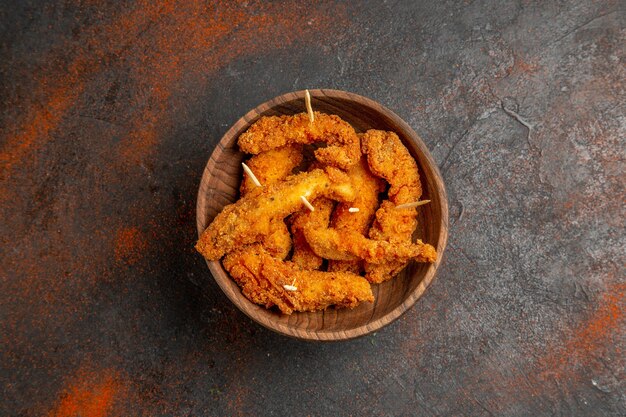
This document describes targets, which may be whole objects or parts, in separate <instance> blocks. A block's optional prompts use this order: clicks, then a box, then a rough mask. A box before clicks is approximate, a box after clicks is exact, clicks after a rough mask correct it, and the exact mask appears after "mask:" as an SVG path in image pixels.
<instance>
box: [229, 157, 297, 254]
mask: <svg viewBox="0 0 626 417" xmlns="http://www.w3.org/2000/svg"><path fill="white" fill-rule="evenodd" d="M302 158H303V156H302V147H301V146H299V145H294V146H285V147H282V148H277V149H272V150H269V151H267V152H261V153H260V154H258V155H254V156H253V157H252V158H250V159H249V160H248V161H246V164H247V165H248V167H249V168H250V169H251V170H252V172H253V173H254V175H255V176H256V178H257V179H258V180H259V182H260V183H261V187H258V186H257V185H256V184H254V181H252V179H251V178H250V177H249V176H248V175H246V174H245V173H244V176H243V179H242V180H241V187H240V193H241V195H242V196H244V195H247V194H249V193H251V192H260V191H261V189H262V188H263V186H268V185H271V184H275V183H277V182H278V181H281V180H283V179H285V178H286V177H288V176H289V175H291V173H292V172H293V170H294V169H295V168H296V167H297V166H298V165H300V163H301V162H302ZM272 230H273V231H272V233H271V234H269V235H267V236H265V237H264V238H263V246H264V247H265V249H267V251H268V252H269V253H270V254H271V255H272V256H275V257H277V258H280V259H285V258H286V257H287V255H289V252H290V251H291V235H290V234H289V229H287V225H286V224H285V222H284V221H283V220H282V219H277V220H274V221H273V226H272Z"/></svg>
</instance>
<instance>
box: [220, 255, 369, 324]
mask: <svg viewBox="0 0 626 417" xmlns="http://www.w3.org/2000/svg"><path fill="white" fill-rule="evenodd" d="M223 265H224V268H226V270H227V271H228V272H229V274H230V275H231V276H232V277H233V279H234V280H235V281H236V282H237V284H238V285H239V286H240V287H241V289H242V292H243V294H244V295H245V296H246V297H247V298H248V299H249V300H250V301H252V302H253V303H256V304H260V305H263V306H265V307H267V308H270V307H273V306H277V307H278V308H279V309H280V311H281V312H283V313H284V314H291V313H292V312H294V311H316V310H323V309H326V308H327V307H329V306H331V305H335V306H337V307H350V308H353V307H356V306H357V305H358V304H359V303H361V302H363V301H374V296H373V294H372V290H371V287H370V284H369V283H368V282H367V280H365V279H364V278H363V277H360V276H358V275H355V274H351V273H349V272H321V271H304V270H302V269H300V268H299V267H298V266H297V265H296V264H294V263H293V262H288V261H281V260H279V259H276V258H274V257H272V256H271V255H270V254H269V253H268V252H267V251H265V250H264V249H263V248H262V247H261V246H260V245H258V244H255V245H250V246H247V247H244V248H243V249H239V250H237V251H235V252H232V253H231V254H229V255H227V256H226V257H225V258H224V261H223Z"/></svg>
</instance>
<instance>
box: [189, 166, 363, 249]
mask: <svg viewBox="0 0 626 417" xmlns="http://www.w3.org/2000/svg"><path fill="white" fill-rule="evenodd" d="M262 188H263V189H262V190H261V191H260V192H258V193H257V192H254V193H252V194H251V195H248V196H244V197H242V198H240V199H239V200H238V201H237V202H236V203H233V204H230V205H228V206H226V207H225V208H224V209H223V210H222V212H221V213H219V214H218V215H217V216H216V217H215V219H214V220H213V222H212V223H211V224H210V225H209V227H207V229H206V230H205V231H204V232H203V233H202V236H200V240H198V243H197V244H196V249H197V250H198V251H199V252H200V253H201V254H202V255H203V256H204V257H205V258H206V259H208V260H218V259H220V258H221V257H222V256H224V254H226V253H228V252H230V251H232V250H233V249H234V248H235V247H236V246H241V245H246V244H251V243H255V242H259V241H262V240H263V238H264V237H265V236H267V235H269V234H271V233H272V231H273V227H274V222H275V221H276V220H282V219H284V218H285V217H287V216H288V215H289V214H291V213H293V212H295V211H297V210H299V209H300V208H301V207H302V205H303V203H302V200H301V199H300V197H301V196H305V197H307V198H308V199H309V200H315V199H316V198H318V197H330V198H333V199H336V200H340V201H351V200H354V197H355V194H354V188H353V186H352V183H351V181H350V178H349V177H348V176H347V175H346V174H345V173H344V172H341V171H340V170H338V169H336V168H332V167H327V168H326V169H325V170H321V169H315V170H313V171H310V172H303V173H300V174H296V175H292V176H291V177H288V178H287V179H286V180H284V181H281V182H279V183H276V184H272V185H269V186H267V187H262Z"/></svg>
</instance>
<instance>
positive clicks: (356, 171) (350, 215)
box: [328, 158, 385, 274]
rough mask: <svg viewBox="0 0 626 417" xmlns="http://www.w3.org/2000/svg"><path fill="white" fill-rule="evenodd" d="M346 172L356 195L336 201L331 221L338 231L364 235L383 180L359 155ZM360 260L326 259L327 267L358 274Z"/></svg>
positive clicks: (375, 206) (383, 187)
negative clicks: (343, 201)
mask: <svg viewBox="0 0 626 417" xmlns="http://www.w3.org/2000/svg"><path fill="white" fill-rule="evenodd" d="M348 175H349V176H350V178H351V179H352V181H353V183H354V187H355V189H356V198H355V199H354V201H353V202H351V203H339V204H338V205H337V207H336V208H335V211H334V212H333V215H332V219H331V222H330V225H331V227H332V228H333V229H335V230H337V232H339V233H342V232H344V231H354V232H357V233H359V234H361V235H365V234H366V233H367V230H368V228H369V226H370V224H371V222H372V219H373V218H374V213H375V212H376V209H377V208H378V194H379V193H380V192H382V191H384V189H385V183H384V181H382V180H381V179H379V178H378V177H375V176H374V175H372V173H371V172H370V170H369V167H368V166H367V160H366V159H365V158H361V159H360V160H359V162H358V163H357V164H355V165H354V166H352V168H350V170H349V171H348ZM350 208H357V209H358V211H357V212H350ZM361 269H362V262H361V261H360V260H354V261H336V260H330V261H329V262H328V270H329V271H349V272H354V273H355V274H358V273H360V272H361Z"/></svg>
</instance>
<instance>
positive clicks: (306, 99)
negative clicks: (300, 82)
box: [304, 90, 315, 123]
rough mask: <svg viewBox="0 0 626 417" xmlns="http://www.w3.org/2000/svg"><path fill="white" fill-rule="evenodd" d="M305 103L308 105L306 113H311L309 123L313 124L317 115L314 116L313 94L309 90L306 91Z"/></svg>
mask: <svg viewBox="0 0 626 417" xmlns="http://www.w3.org/2000/svg"><path fill="white" fill-rule="evenodd" d="M304 102H305V104H306V111H307V113H309V121H310V122H311V123H313V122H314V121H315V115H314V114H313V107H311V93H309V90H304Z"/></svg>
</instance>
